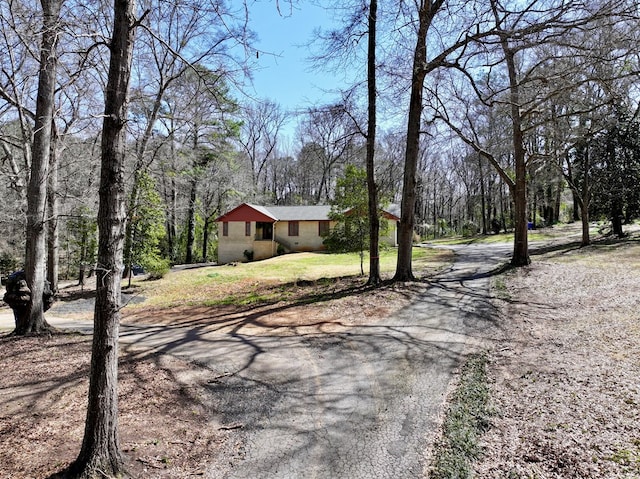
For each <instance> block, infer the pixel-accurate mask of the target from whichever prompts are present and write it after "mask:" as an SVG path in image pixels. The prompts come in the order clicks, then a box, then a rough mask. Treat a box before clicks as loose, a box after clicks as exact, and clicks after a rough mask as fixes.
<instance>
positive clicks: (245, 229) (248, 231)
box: [244, 221, 251, 236]
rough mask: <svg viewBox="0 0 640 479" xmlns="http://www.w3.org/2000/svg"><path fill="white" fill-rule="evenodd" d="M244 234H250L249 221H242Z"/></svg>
mask: <svg viewBox="0 0 640 479" xmlns="http://www.w3.org/2000/svg"><path fill="white" fill-rule="evenodd" d="M244 235H245V236H251V221H245V222H244Z"/></svg>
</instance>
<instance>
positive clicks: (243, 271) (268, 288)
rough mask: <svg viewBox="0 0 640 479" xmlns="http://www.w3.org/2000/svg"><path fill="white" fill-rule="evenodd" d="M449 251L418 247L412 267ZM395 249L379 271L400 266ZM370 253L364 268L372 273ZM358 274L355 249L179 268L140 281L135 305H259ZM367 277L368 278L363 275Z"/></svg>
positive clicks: (433, 262)
mask: <svg viewBox="0 0 640 479" xmlns="http://www.w3.org/2000/svg"><path fill="white" fill-rule="evenodd" d="M450 259H451V258H450V256H449V255H448V253H447V252H446V251H440V250H431V249H427V248H414V250H413V269H414V271H416V272H418V271H421V270H425V269H428V268H435V267H437V266H439V265H440V266H441V265H442V264H444V263H448V262H450ZM396 261H397V254H396V250H395V249H389V250H384V251H381V254H380V270H381V273H382V275H383V276H385V275H386V276H387V277H389V276H390V275H391V274H392V273H393V272H394V271H395V268H396ZM368 266H369V258H368V255H365V258H364V269H365V275H368ZM358 276H360V255H359V254H357V253H347V254H328V253H297V254H288V255H284V256H278V257H276V258H270V259H267V260H263V261H254V262H250V263H239V264H236V265H223V266H211V267H205V268H196V269H189V270H184V271H176V272H172V273H170V274H168V275H167V276H165V277H164V278H163V279H161V280H157V281H139V282H136V284H135V286H136V288H137V289H138V290H139V293H140V295H142V296H144V297H145V298H146V300H145V301H144V302H143V303H140V304H138V305H132V306H130V307H131V308H136V307H148V306H152V307H159V308H163V307H172V306H178V305H205V306H213V305H218V304H256V303H260V302H273V301H276V300H283V299H287V298H288V297H290V296H291V295H292V294H294V289H295V287H296V286H297V285H298V284H302V283H309V282H313V283H316V284H317V283H322V282H324V283H325V284H326V285H327V287H330V286H331V285H332V284H333V283H335V280H336V278H345V277H358ZM363 281H364V278H363Z"/></svg>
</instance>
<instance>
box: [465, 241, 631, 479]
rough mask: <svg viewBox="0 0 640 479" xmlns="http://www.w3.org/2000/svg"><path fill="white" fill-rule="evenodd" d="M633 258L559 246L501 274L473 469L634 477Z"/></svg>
mask: <svg viewBox="0 0 640 479" xmlns="http://www.w3.org/2000/svg"><path fill="white" fill-rule="evenodd" d="M639 259H640V244H638V242H637V241H629V242H611V243H610V244H606V243H598V244H596V245H594V246H590V247H588V248H582V249H577V248H575V249H570V248H569V249H563V248H558V249H556V251H553V252H549V253H547V254H546V255H544V256H542V257H537V258H535V262H534V263H533V264H532V265H531V266H530V267H527V268H523V269H521V270H519V271H517V272H515V273H514V274H512V275H511V276H509V277H508V279H507V281H506V288H507V290H508V293H509V294H508V298H510V299H507V300H506V301H503V302H502V305H501V309H502V317H503V324H504V337H503V338H501V340H500V342H499V343H498V345H497V346H496V350H495V351H494V352H493V354H492V357H491V365H492V366H491V368H490V370H489V377H490V380H491V396H492V397H493V398H494V403H495V404H494V405H495V408H496V410H497V412H498V416H497V417H496V418H494V420H493V427H492V429H491V430H490V431H489V432H488V433H487V435H486V436H485V437H484V440H483V442H484V446H485V452H486V454H485V457H484V459H483V460H482V461H481V462H480V463H478V464H477V465H476V473H477V475H478V476H479V477H505V478H534V477H535V478H568V477H571V478H594V479H595V478H638V477H640V430H639V429H638V424H640V385H639V383H638V377H640V311H639V310H638V304H640V262H639Z"/></svg>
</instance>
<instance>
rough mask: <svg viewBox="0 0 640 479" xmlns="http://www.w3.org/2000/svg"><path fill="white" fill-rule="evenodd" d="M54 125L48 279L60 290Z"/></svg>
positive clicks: (50, 180) (49, 189) (50, 182)
mask: <svg viewBox="0 0 640 479" xmlns="http://www.w3.org/2000/svg"><path fill="white" fill-rule="evenodd" d="M55 128H56V127H55V124H53V125H52V132H53V138H52V141H51V148H50V151H51V153H50V155H51V157H50V158H49V178H48V184H47V211H48V216H49V222H48V223H47V227H48V228H47V281H49V286H50V288H51V291H52V292H53V293H54V294H55V293H56V292H57V291H58V276H59V274H58V272H59V269H60V263H59V258H60V255H59V249H60V238H59V234H58V159H59V155H60V151H59V150H58V134H57V132H56V130H55Z"/></svg>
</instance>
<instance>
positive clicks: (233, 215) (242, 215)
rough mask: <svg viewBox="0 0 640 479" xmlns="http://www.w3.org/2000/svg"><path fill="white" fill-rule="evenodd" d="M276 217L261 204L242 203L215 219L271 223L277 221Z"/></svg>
mask: <svg viewBox="0 0 640 479" xmlns="http://www.w3.org/2000/svg"><path fill="white" fill-rule="evenodd" d="M277 219H278V218H275V217H274V216H272V215H271V214H269V212H268V211H266V210H265V209H264V208H263V207H261V206H256V205H250V204H249V203H242V204H241V205H239V206H236V207H235V208H234V209H232V210H231V211H228V212H227V213H225V214H223V215H222V216H220V217H218V218H216V221H259V222H266V223H273V222H274V221H277Z"/></svg>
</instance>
